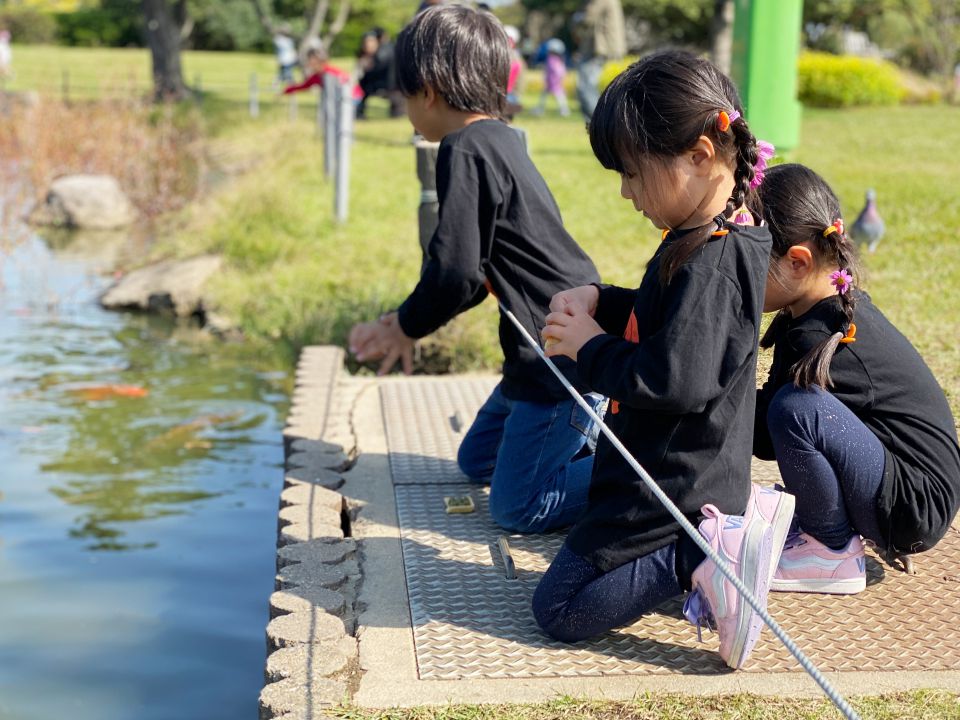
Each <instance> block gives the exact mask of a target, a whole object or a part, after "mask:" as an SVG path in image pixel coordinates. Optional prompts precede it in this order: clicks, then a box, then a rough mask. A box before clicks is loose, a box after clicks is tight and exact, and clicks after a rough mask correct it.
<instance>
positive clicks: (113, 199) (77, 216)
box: [30, 175, 137, 230]
mask: <svg viewBox="0 0 960 720" xmlns="http://www.w3.org/2000/svg"><path fill="white" fill-rule="evenodd" d="M136 219H137V212H136V210H135V209H134V207H133V204H132V203H131V202H130V200H129V199H128V198H127V196H126V195H125V194H124V193H123V190H121V189H120V184H119V183H118V182H117V181H116V179H115V178H113V177H111V176H109V175H67V176H65V177H61V178H57V179H56V180H54V181H53V183H52V184H51V185H50V190H48V191H47V199H46V200H44V201H43V202H42V203H40V204H39V205H37V207H36V208H34V210H33V212H32V213H31V214H30V221H31V222H32V223H35V224H37V225H53V226H55V227H69V228H85V229H88V230H113V229H116V228H122V227H126V226H127V225H129V224H130V223H132V222H133V221H134V220H136Z"/></svg>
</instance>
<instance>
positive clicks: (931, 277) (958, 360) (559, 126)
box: [11, 46, 960, 416]
mask: <svg viewBox="0 0 960 720" xmlns="http://www.w3.org/2000/svg"><path fill="white" fill-rule="evenodd" d="M14 54H15V61H14V62H15V68H16V70H17V75H16V77H15V78H14V80H13V82H12V83H11V85H12V86H13V87H20V88H25V87H31V88H40V89H45V90H47V91H50V92H57V90H58V87H59V84H60V77H61V72H62V71H63V70H65V69H67V70H69V72H70V77H71V83H72V87H75V88H76V92H77V93H79V92H80V89H81V88H96V87H100V88H104V87H118V86H119V87H122V85H123V82H124V79H127V81H129V79H130V78H133V79H134V80H135V81H136V83H137V85H136V86H137V87H140V86H141V85H142V86H143V87H146V83H147V78H148V68H149V61H148V55H147V52H146V51H145V50H133V49H131V50H91V49H71V48H49V47H36V46H33V47H31V46H17V47H15V49H14ZM349 62H350V61H349V60H343V61H339V63H340V64H341V66H344V67H346V66H347V65H348V64H349ZM184 66H185V76H186V77H187V78H188V79H191V78H193V77H195V76H196V75H199V76H200V77H201V83H202V85H203V87H204V89H205V92H206V95H205V100H204V104H203V106H202V108H203V113H204V115H205V116H206V118H207V119H208V123H207V124H208V127H209V128H210V132H211V135H212V136H214V139H213V141H212V145H211V155H212V156H213V158H214V160H215V161H216V160H222V161H224V163H225V164H227V165H230V164H232V165H238V164H239V165H245V166H247V167H252V168H253V170H252V171H251V172H247V173H245V174H241V175H239V176H236V177H234V178H233V179H231V180H230V181H229V182H228V183H226V184H225V185H224V186H223V187H222V188H221V189H220V190H219V191H218V192H217V193H215V194H213V195H212V196H210V197H208V198H207V199H206V200H205V201H204V202H202V203H201V204H199V205H197V206H195V207H194V208H193V209H192V210H191V211H190V212H188V213H187V214H186V215H185V216H183V217H180V218H177V222H176V224H175V228H174V230H175V231H174V232H173V233H172V234H171V236H170V237H168V238H167V239H165V240H164V241H163V242H162V243H161V244H160V246H159V248H158V250H157V252H158V253H159V254H164V255H170V254H192V253H196V252H200V251H205V250H213V251H219V252H223V253H224V254H225V255H226V257H227V259H228V271H227V272H226V273H225V274H224V275H223V277H222V278H220V280H219V281H218V282H217V285H216V288H215V296H216V300H217V302H218V303H219V305H220V309H221V310H222V311H223V312H224V313H225V314H227V315H228V316H232V317H233V318H235V319H236V320H237V321H239V322H240V324H241V325H242V326H243V328H244V329H245V330H246V331H247V332H248V333H249V334H250V335H251V336H252V337H261V338H265V339H268V340H270V341H280V342H283V343H285V344H286V345H288V346H289V347H290V348H291V350H292V351H295V350H296V349H297V348H299V347H300V346H301V345H303V344H306V343H323V342H334V343H342V342H343V340H344V337H345V332H346V329H347V328H348V327H349V325H350V324H351V323H352V322H354V321H355V320H358V319H364V318H370V317H374V316H375V315H377V314H378V313H379V312H380V311H381V310H383V309H386V308H390V307H393V306H395V305H396V304H397V303H399V302H400V301H401V300H402V299H403V297H404V296H405V294H406V293H407V292H408V291H409V289H410V288H412V286H413V283H414V282H415V281H416V278H417V271H418V268H419V262H420V258H419V248H418V245H417V227H416V208H417V203H418V202H419V188H418V187H417V182H416V175H415V172H414V150H413V148H412V146H411V145H410V142H409V140H410V137H411V129H410V126H409V124H408V123H407V122H406V121H404V120H394V121H391V120H386V119H373V120H370V121H367V122H364V123H360V124H358V125H357V129H356V143H355V145H354V147H353V165H352V175H351V187H350V196H351V217H350V220H349V222H348V223H347V224H345V225H344V226H342V227H341V226H337V225H336V224H335V223H334V221H333V217H332V215H333V212H332V209H333V207H332V206H333V202H332V194H333V188H332V185H331V184H330V183H329V182H327V181H326V180H325V179H324V177H323V172H322V156H321V151H322V148H321V145H320V143H318V142H316V141H315V140H314V131H313V125H312V122H311V113H310V112H309V111H308V109H305V110H304V111H303V112H301V113H300V115H299V118H298V119H297V120H294V121H291V120H289V119H288V113H287V112H286V109H285V108H284V107H283V106H281V105H275V106H273V108H268V109H267V110H266V112H265V114H264V116H262V117H261V118H260V119H259V120H257V121H253V120H250V119H249V118H248V117H247V115H246V106H245V98H246V87H247V86H246V83H247V82H248V78H249V74H250V73H251V72H256V73H258V76H259V77H260V79H261V85H262V86H266V85H268V83H269V79H270V78H272V76H273V73H274V61H273V58H272V56H270V55H256V54H241V53H209V52H187V53H185V55H184ZM118 83H119V85H118ZM71 92H73V90H72V91H71ZM263 95H264V96H265V97H266V96H267V95H269V92H266V91H265V92H264V93H263ZM305 95H306V94H305ZM525 100H526V103H527V105H533V104H535V102H536V97H535V95H533V94H528V96H527V97H526V98H525ZM312 102H313V96H312V95H311V96H309V97H306V96H305V97H302V98H301V103H302V104H304V105H311V104H312ZM377 102H378V101H376V100H375V101H372V103H371V104H373V105H374V108H373V111H372V113H371V114H372V115H374V116H376V115H377V113H378V112H379V113H382V114H384V113H385V108H384V106H383V104H382V103H381V104H380V105H379V106H377V105H376V103H377ZM551 107H552V106H551ZM517 124H518V125H520V126H522V127H524V128H526V129H527V131H528V132H529V135H530V139H531V147H532V155H533V158H534V161H535V162H536V164H537V166H538V167H539V168H540V170H541V172H542V173H543V175H544V177H545V178H546V179H547V182H548V183H549V185H550V187H551V189H552V190H553V192H554V195H555V196H556V198H557V202H558V203H559V205H560V208H561V210H562V212H563V216H564V219H565V221H566V223H567V226H568V228H569V229H570V231H571V233H572V234H573V236H574V237H575V238H577V239H578V240H579V241H580V243H581V244H582V245H583V246H584V248H586V250H587V251H588V252H589V253H590V254H591V256H592V257H593V258H594V260H595V261H596V263H597V265H598V267H599V268H600V271H601V274H602V275H603V277H604V278H605V279H606V280H607V281H610V282H614V283H619V284H624V285H636V284H637V283H638V282H639V279H640V276H641V273H642V270H643V267H644V264H645V263H646V260H647V259H648V257H649V256H650V254H651V252H652V251H653V249H654V247H655V246H656V243H657V241H658V234H657V233H656V232H655V231H654V230H653V228H652V227H651V226H649V225H648V224H647V223H646V222H645V221H644V220H643V219H642V218H640V217H637V216H636V215H635V213H633V211H632V209H631V208H630V205H629V204H628V203H627V202H626V201H624V200H622V199H621V198H620V197H619V194H618V185H619V182H618V179H617V177H616V176H615V175H614V174H613V173H610V172H607V171H605V170H603V169H602V168H601V167H600V165H599V164H598V163H597V162H596V160H595V159H594V158H593V156H592V154H591V152H590V148H589V144H588V142H587V137H586V133H585V131H584V129H583V124H582V121H581V120H580V119H579V118H577V117H573V118H568V119H561V118H559V117H557V116H556V115H552V116H548V117H546V118H535V117H530V116H521V118H520V119H518V123H517ZM958 141H960V108H957V107H950V106H919V107H906V106H905V107H897V108H886V109H882V110H881V109H856V110H831V111H826V110H808V111H806V113H805V115H804V120H803V128H802V141H801V146H800V147H799V148H798V149H797V150H796V151H795V152H793V153H792V154H791V156H790V157H789V158H788V159H790V160H797V161H799V162H804V163H806V164H808V165H810V166H812V167H813V168H814V169H815V170H817V171H818V172H820V173H821V174H823V175H824V176H825V177H826V179H827V180H828V181H829V182H830V183H831V184H832V185H833V187H834V189H835V190H836V191H837V192H838V194H839V195H840V198H841V200H842V202H843V207H844V211H845V212H844V214H845V218H846V220H847V223H848V225H850V224H851V223H852V221H853V219H854V218H855V217H856V214H857V212H858V211H859V209H860V207H861V206H862V203H863V193H864V191H865V190H866V189H867V188H868V187H873V188H875V189H876V190H877V193H878V196H879V205H880V211H881V213H882V215H883V216H884V217H885V219H886V221H887V237H886V238H885V239H884V241H883V243H882V244H881V245H880V248H879V250H878V251H877V252H876V253H875V254H874V255H871V256H868V257H866V258H865V260H864V265H865V266H866V269H867V289H868V290H869V291H870V292H871V293H872V295H873V297H874V300H875V301H876V302H877V304H878V305H879V306H880V307H881V308H882V309H883V311H884V312H885V313H886V314H887V315H888V316H889V317H890V318H891V319H892V320H893V322H894V323H895V324H896V325H897V326H898V327H899V328H900V329H901V330H903V331H904V333H905V334H906V335H907V336H908V337H909V338H910V339H911V340H912V341H913V342H914V343H915V344H916V345H917V346H918V348H919V349H920V350H921V352H922V353H923V355H924V357H925V358H926V359H927V361H928V363H929V364H930V365H931V367H932V368H933V370H934V372H935V374H936V375H937V377H938V379H939V380H940V382H941V384H942V385H943V386H944V387H945V389H946V391H947V393H948V395H949V396H950V400H951V404H952V406H953V409H954V413H955V414H956V415H958V416H960V344H958V342H957V338H958V337H960V243H958V242H957V241H956V240H955V237H954V236H955V233H956V228H958V227H960V200H958V198H957V195H956V190H955V188H957V187H960V164H958V163H956V162H954V161H952V160H951V159H950V156H949V155H948V154H947V152H945V149H948V148H951V147H954V146H955V145H956V144H957V143H958ZM495 325H496V312H495V310H494V307H493V303H490V302H488V303H485V304H484V305H483V306H481V307H480V308H479V309H477V310H475V311H473V312H471V313H469V314H467V315H466V316H465V317H463V318H461V319H460V320H458V321H456V322H454V323H452V324H451V325H450V326H448V327H447V328H445V329H444V330H443V331H441V333H440V334H439V340H438V341H436V342H433V343H428V344H427V345H426V357H427V359H428V360H429V362H428V363H427V367H429V368H432V369H453V370H466V369H474V368H481V367H496V365H497V363H498V360H499V350H498V348H497V345H496V332H495Z"/></svg>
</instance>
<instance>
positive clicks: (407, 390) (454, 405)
mask: <svg viewBox="0 0 960 720" xmlns="http://www.w3.org/2000/svg"><path fill="white" fill-rule="evenodd" d="M496 384H497V380H496V378H491V377H445V378H427V377H422V378H404V379H403V380H392V381H389V382H385V383H384V384H383V385H381V387H380V396H381V398H382V400H383V416H384V425H385V426H386V429H387V445H388V447H389V448H390V472H391V473H392V474H393V482H394V483H395V484H397V485H405V484H407V483H417V484H433V483H451V482H466V480H467V478H466V476H464V475H463V474H462V473H461V472H460V470H459V468H458V467H457V448H459V447H460V441H461V440H462V439H463V435H464V434H465V433H466V431H467V429H468V428H469V427H470V425H471V424H472V423H473V419H474V417H476V415H477V410H479V409H480V406H481V405H483V403H484V401H485V400H486V399H487V397H488V396H489V395H490V393H491V391H492V390H493V388H494V386H496Z"/></svg>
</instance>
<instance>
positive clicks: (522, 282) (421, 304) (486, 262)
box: [399, 120, 599, 403]
mask: <svg viewBox="0 0 960 720" xmlns="http://www.w3.org/2000/svg"><path fill="white" fill-rule="evenodd" d="M437 195H438V197H439V200H440V220H439V225H438V226H437V230H436V232H435V233H434V235H433V239H432V240H431V241H430V246H429V248H428V261H427V265H426V268H425V270H424V273H423V276H422V277H421V278H420V282H419V283H418V284H417V287H416V288H415V289H414V291H413V292H412V293H411V294H410V296H409V297H408V298H407V299H406V300H405V301H404V303H403V304H402V305H401V306H400V310H399V321H400V327H401V328H402V329H403V332H404V333H405V334H406V335H407V336H408V337H412V338H422V337H424V336H426V335H429V334H430V333H432V332H433V331H434V330H436V329H437V328H439V327H440V326H441V325H443V324H444V323H446V322H448V321H449V320H451V319H452V318H454V317H455V316H456V315H458V314H460V313H461V312H464V311H465V310H468V309H470V308H472V307H474V306H475V305H478V304H479V303H481V302H482V301H483V299H484V298H485V297H486V296H487V289H486V287H485V285H484V280H485V279H486V280H489V282H490V284H491V286H492V287H493V290H494V292H495V293H496V294H497V296H498V297H499V298H500V299H501V300H502V301H503V303H504V304H505V305H506V306H507V308H509V309H510V310H511V311H512V312H513V313H514V315H516V316H517V318H518V319H519V320H520V322H521V323H522V324H523V326H524V327H525V328H526V329H527V330H528V331H529V332H530V334H531V335H532V336H533V337H534V338H536V339H537V340H539V339H540V330H541V329H542V328H543V326H544V324H545V318H546V315H547V314H548V313H549V309H548V308H549V305H550V299H551V298H552V297H553V296H554V295H555V294H556V293H558V292H560V291H561V290H567V289H569V288H572V287H577V286H580V285H589V284H590V283H594V282H597V281H598V280H599V276H598V275H597V269H596V268H595V267H594V265H593V262H592V261H591V260H590V258H589V257H588V256H587V254H586V253H585V252H584V251H583V250H582V249H581V248H580V246H579V245H577V243H576V242H575V241H574V239H573V238H572V237H570V235H569V234H568V233H567V231H566V230H565V229H564V227H563V221H562V219H561V217H560V209H559V208H558V207H557V203H556V201H555V200H554V199H553V195H551V194H550V190H549V189H548V188H547V184H546V182H545V181H544V179H543V177H541V175H540V173H539V172H538V171H537V169H536V167H534V165H533V163H532V162H531V161H530V158H529V156H528V155H527V151H526V148H525V147H524V146H523V142H522V141H521V139H520V136H519V135H518V133H517V132H516V131H515V130H513V129H512V128H510V127H509V126H507V125H506V124H504V123H502V122H500V121H498V120H480V121H477V122H474V123H471V124H470V125H468V126H467V127H465V128H463V129H461V130H457V131H456V132H454V133H451V134H449V135H447V136H446V137H445V138H444V139H443V141H442V142H441V143H440V151H439V154H438V156H437ZM500 346H501V347H502V348H503V355H504V363H503V383H502V385H501V388H502V390H503V394H504V395H505V396H506V397H508V398H510V399H513V400H526V401H531V402H543V403H546V402H555V401H557V400H564V399H568V398H569V395H568V394H567V392H566V390H564V388H563V386H562V385H561V384H560V382H559V381H558V380H557V379H556V378H555V377H554V376H553V374H552V373H551V372H550V369H549V368H548V367H547V366H546V364H545V363H544V362H543V361H542V360H540V359H539V358H538V357H537V354H536V352H535V351H534V350H533V349H532V348H531V347H530V346H529V345H527V343H526V342H525V341H524V340H523V337H522V336H521V335H520V333H519V331H517V330H516V328H514V326H513V325H512V324H511V323H510V321H509V320H508V319H507V318H506V317H503V316H502V314H501V317H500ZM557 360H558V362H557V365H558V366H559V367H560V369H561V370H562V371H563V373H564V374H565V375H566V376H567V378H568V379H570V380H571V382H573V383H574V385H576V386H577V387H578V389H580V390H583V389H584V388H583V386H582V383H580V382H579V378H578V377H577V373H576V366H575V364H574V363H573V362H572V361H571V360H569V359H567V358H558V359H557Z"/></svg>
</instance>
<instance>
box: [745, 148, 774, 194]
mask: <svg viewBox="0 0 960 720" xmlns="http://www.w3.org/2000/svg"><path fill="white" fill-rule="evenodd" d="M775 153H776V148H774V147H773V145H771V144H770V143H768V142H767V141H766V140H757V162H756V163H755V164H754V166H753V173H754V174H753V180H751V181H750V189H751V190H755V189H756V188H757V187H759V186H760V183H762V182H763V173H764V171H765V170H766V169H767V160H771V159H772V158H773V156H774V154H775Z"/></svg>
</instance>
